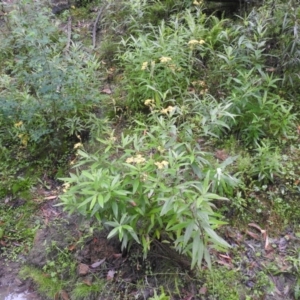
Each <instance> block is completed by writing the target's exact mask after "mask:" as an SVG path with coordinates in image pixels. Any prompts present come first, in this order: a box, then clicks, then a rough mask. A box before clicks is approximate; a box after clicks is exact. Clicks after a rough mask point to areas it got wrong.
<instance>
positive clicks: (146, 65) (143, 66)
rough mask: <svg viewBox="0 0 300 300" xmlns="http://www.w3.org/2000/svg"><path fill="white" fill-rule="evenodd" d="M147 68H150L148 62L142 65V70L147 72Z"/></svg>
mask: <svg viewBox="0 0 300 300" xmlns="http://www.w3.org/2000/svg"><path fill="white" fill-rule="evenodd" d="M147 67H148V62H147V61H145V62H143V64H142V67H141V70H146V69H147Z"/></svg>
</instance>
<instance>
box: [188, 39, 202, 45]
mask: <svg viewBox="0 0 300 300" xmlns="http://www.w3.org/2000/svg"><path fill="white" fill-rule="evenodd" d="M198 43H199V42H198V41H197V40H190V41H189V42H188V45H189V46H193V45H197V44H198Z"/></svg>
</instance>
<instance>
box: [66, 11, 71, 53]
mask: <svg viewBox="0 0 300 300" xmlns="http://www.w3.org/2000/svg"><path fill="white" fill-rule="evenodd" d="M71 35H72V18H71V16H70V17H69V18H68V35H67V45H66V48H65V52H67V51H69V48H70V45H71Z"/></svg>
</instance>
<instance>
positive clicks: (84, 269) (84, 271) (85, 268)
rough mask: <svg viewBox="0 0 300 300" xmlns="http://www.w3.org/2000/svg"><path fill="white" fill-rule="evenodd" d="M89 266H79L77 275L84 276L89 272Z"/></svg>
mask: <svg viewBox="0 0 300 300" xmlns="http://www.w3.org/2000/svg"><path fill="white" fill-rule="evenodd" d="M89 269H90V268H89V266H88V265H86V264H79V266H78V270H77V271H78V275H80V276H84V275H86V274H87V273H88V272H89Z"/></svg>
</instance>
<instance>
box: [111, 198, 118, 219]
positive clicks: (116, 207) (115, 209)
mask: <svg viewBox="0 0 300 300" xmlns="http://www.w3.org/2000/svg"><path fill="white" fill-rule="evenodd" d="M111 208H112V210H113V213H114V217H115V218H116V219H117V218H118V212H119V207H118V205H117V203H116V202H115V201H113V202H112V204H111Z"/></svg>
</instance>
